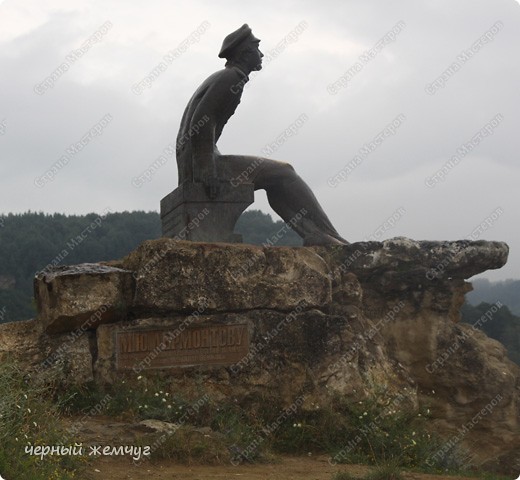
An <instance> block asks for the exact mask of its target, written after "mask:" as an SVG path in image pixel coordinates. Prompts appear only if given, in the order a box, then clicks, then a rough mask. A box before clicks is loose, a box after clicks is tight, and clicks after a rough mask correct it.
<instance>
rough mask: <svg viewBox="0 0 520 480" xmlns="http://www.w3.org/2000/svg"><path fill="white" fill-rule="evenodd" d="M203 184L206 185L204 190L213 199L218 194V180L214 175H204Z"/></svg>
mask: <svg viewBox="0 0 520 480" xmlns="http://www.w3.org/2000/svg"><path fill="white" fill-rule="evenodd" d="M203 182H204V185H205V186H206V192H207V194H208V197H209V198H210V199H211V200H215V198H217V197H218V196H219V194H220V180H219V179H218V178H217V177H215V176H214V175H210V176H207V177H204V179H203Z"/></svg>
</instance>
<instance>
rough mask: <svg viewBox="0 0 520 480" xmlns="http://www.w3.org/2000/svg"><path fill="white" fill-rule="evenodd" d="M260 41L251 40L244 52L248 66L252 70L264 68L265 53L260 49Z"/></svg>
mask: <svg viewBox="0 0 520 480" xmlns="http://www.w3.org/2000/svg"><path fill="white" fill-rule="evenodd" d="M259 47H260V42H251V44H250V45H249V46H248V48H247V50H246V51H245V52H244V56H243V59H244V61H245V64H246V66H247V67H248V68H249V69H250V70H251V71H255V70H261V69H262V57H263V56H264V54H263V53H262V52H261V51H260V48H259Z"/></svg>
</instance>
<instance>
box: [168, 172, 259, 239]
mask: <svg viewBox="0 0 520 480" xmlns="http://www.w3.org/2000/svg"><path fill="white" fill-rule="evenodd" d="M253 201H254V187H253V184H249V183H248V184H241V185H237V186H236V187H234V186H232V185H231V184H230V183H221V185H220V192H219V196H218V198H216V199H214V200H212V199H210V198H209V197H208V195H207V192H206V188H205V186H204V184H202V183H191V182H185V183H183V184H181V185H179V187H178V188H176V189H175V190H174V191H173V192H171V193H170V194H169V195H167V196H166V197H164V198H163V199H162V200H161V222H162V234H163V236H164V237H175V238H177V239H179V240H191V241H195V242H229V243H240V242H242V236H241V235H237V234H235V233H233V229H234V228H235V223H236V222H237V220H238V218H239V217H240V215H241V214H242V212H243V211H244V210H245V209H246V208H247V207H248V206H249V205H251V204H252V203H253Z"/></svg>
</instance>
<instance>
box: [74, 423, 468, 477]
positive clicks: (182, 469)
mask: <svg viewBox="0 0 520 480" xmlns="http://www.w3.org/2000/svg"><path fill="white" fill-rule="evenodd" d="M64 424H65V426H67V427H71V426H76V431H77V433H76V436H77V437H76V438H75V440H77V441H81V442H84V445H93V444H101V445H115V444H125V445H135V440H136V438H138V437H139V436H141V435H142V434H143V427H142V425H140V424H135V423H134V424H132V423H126V422H122V421H116V420H114V419H113V418H110V417H105V416H98V417H88V418H80V417H68V418H65V419H64ZM370 470H371V468H370V467H367V466H364V465H336V466H333V465H330V464H329V457H327V456H325V455H321V456H302V457H290V456H277V457H276V460H275V462H273V463H265V464H255V465H251V464H242V465H238V466H233V465H231V464H229V465H181V464H177V463H175V462H173V461H171V460H170V461H169V460H162V461H152V460H145V461H143V462H140V463H139V464H138V465H136V464H134V462H133V461H132V459H131V457H129V456H100V457H96V458H92V459H91V462H90V463H89V464H88V466H87V467H86V469H85V471H84V473H83V474H82V476H81V477H80V478H81V480H98V479H100V480H101V479H103V480H144V479H152V480H154V479H155V480H159V479H161V480H162V479H164V480H166V479H167V480H212V479H215V480H216V479H220V480H222V479H237V480H332V476H333V475H334V474H335V473H336V472H348V473H350V474H351V475H353V476H354V477H358V478H361V477H363V476H364V475H366V474H367V473H369V472H370ZM403 477H404V478H405V479H406V480H443V479H446V480H475V478H472V479H471V477H458V476H457V477H455V476H444V475H427V474H419V473H404V474H403Z"/></svg>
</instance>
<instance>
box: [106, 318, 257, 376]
mask: <svg viewBox="0 0 520 480" xmlns="http://www.w3.org/2000/svg"><path fill="white" fill-rule="evenodd" d="M248 352H249V332H248V329H247V325H208V326H199V327H192V328H186V329H185V330H183V331H182V332H179V331H178V330H177V331H176V330H175V329H166V328H162V329H160V328H157V329H153V330H152V329H150V330H133V331H132V330H130V331H129V330H127V331H123V332H116V362H117V369H118V370H128V369H133V368H134V367H136V366H139V367H140V369H143V368H144V369H146V368H175V367H189V366H196V365H215V366H224V365H233V364H234V363H237V362H239V361H240V360H241V359H242V358H243V357H245V356H246V355H247V354H248Z"/></svg>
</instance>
